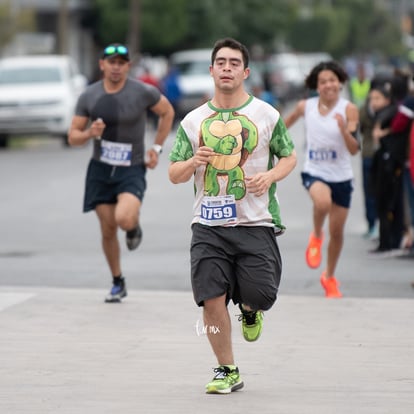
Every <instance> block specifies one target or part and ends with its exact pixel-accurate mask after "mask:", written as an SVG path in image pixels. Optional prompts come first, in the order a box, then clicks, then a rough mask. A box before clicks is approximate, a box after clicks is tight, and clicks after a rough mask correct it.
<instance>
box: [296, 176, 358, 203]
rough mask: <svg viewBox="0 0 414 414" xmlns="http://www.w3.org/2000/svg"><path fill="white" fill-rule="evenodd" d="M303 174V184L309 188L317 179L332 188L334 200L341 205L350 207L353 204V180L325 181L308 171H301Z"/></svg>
mask: <svg viewBox="0 0 414 414" xmlns="http://www.w3.org/2000/svg"><path fill="white" fill-rule="evenodd" d="M301 176H302V184H303V186H304V187H305V188H306V189H307V190H309V188H310V187H311V185H312V184H313V183H314V182H315V181H320V182H322V183H324V184H326V185H327V186H328V187H329V188H330V189H331V197H332V201H333V202H334V203H335V204H337V205H338V206H340V207H345V208H349V207H350V206H351V195H352V191H353V190H354V188H353V186H352V180H347V181H341V182H339V183H332V182H329V181H325V180H323V179H322V178H319V177H314V176H313V175H310V174H308V173H305V172H303V173H301Z"/></svg>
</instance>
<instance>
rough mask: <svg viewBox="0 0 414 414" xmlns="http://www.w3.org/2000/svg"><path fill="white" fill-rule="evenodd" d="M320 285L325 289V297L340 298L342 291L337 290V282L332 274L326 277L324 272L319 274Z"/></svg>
mask: <svg viewBox="0 0 414 414" xmlns="http://www.w3.org/2000/svg"><path fill="white" fill-rule="evenodd" d="M321 285H322V287H323V288H324V289H325V296H326V297H327V298H341V297H342V293H341V292H340V291H339V282H338V281H337V280H336V279H335V277H334V276H332V277H326V272H323V273H322V275H321Z"/></svg>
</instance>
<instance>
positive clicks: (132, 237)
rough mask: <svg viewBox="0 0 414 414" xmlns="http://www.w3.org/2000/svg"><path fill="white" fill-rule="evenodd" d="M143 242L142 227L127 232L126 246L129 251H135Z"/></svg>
mask: <svg viewBox="0 0 414 414" xmlns="http://www.w3.org/2000/svg"><path fill="white" fill-rule="evenodd" d="M141 241H142V230H141V227H140V226H139V224H138V226H137V227H135V229H133V230H128V231H127V232H126V245H127V247H128V249H129V250H135V249H136V248H137V247H138V246H139V245H140V244H141Z"/></svg>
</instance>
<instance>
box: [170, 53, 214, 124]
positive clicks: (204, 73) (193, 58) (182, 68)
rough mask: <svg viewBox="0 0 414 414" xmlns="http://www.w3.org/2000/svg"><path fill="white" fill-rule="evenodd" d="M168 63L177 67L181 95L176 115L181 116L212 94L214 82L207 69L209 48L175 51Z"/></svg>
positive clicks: (209, 61) (209, 60) (209, 54)
mask: <svg viewBox="0 0 414 414" xmlns="http://www.w3.org/2000/svg"><path fill="white" fill-rule="evenodd" d="M170 64H171V66H173V67H175V68H177V69H178V80H179V87H180V89H181V93H182V97H181V102H180V104H179V106H178V108H179V109H178V111H179V113H178V114H177V115H178V117H180V118H182V117H184V116H185V115H186V114H187V113H188V112H190V111H191V110H192V109H194V108H196V107H197V106H199V105H201V104H202V103H203V102H205V101H206V100H208V99H210V98H211V97H212V96H213V92H214V82H213V78H212V77H211V76H210V71H209V67H210V64H211V49H192V50H183V51H179V52H175V53H173V54H172V55H171V56H170Z"/></svg>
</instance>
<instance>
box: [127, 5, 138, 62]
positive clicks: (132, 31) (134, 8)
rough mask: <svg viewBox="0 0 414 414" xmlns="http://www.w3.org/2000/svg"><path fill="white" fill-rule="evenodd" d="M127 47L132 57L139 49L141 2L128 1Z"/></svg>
mask: <svg viewBox="0 0 414 414" xmlns="http://www.w3.org/2000/svg"><path fill="white" fill-rule="evenodd" d="M128 47H129V50H130V51H131V54H132V57H133V58H135V57H136V56H137V55H139V52H140V49H141V0H129V30H128Z"/></svg>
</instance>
